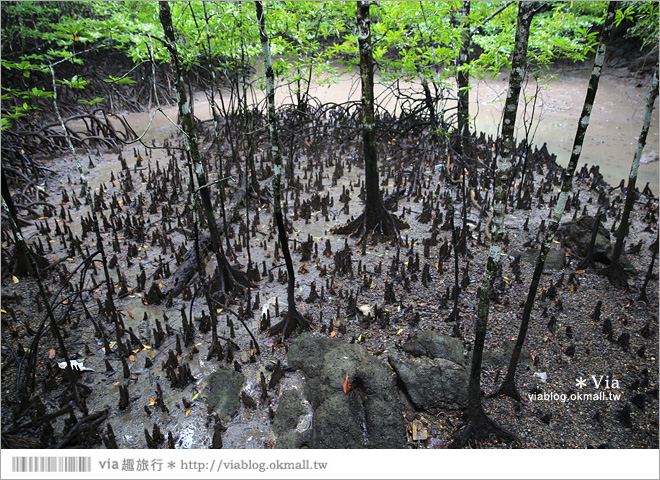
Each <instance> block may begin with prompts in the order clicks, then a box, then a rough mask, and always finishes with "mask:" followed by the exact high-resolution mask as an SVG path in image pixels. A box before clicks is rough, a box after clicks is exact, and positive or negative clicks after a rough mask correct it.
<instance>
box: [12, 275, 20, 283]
mask: <svg viewBox="0 0 660 480" xmlns="http://www.w3.org/2000/svg"><path fill="white" fill-rule="evenodd" d="M11 279H12V280H13V281H14V283H18V277H17V276H16V275H12V276H11Z"/></svg>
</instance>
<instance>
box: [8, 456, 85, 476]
mask: <svg viewBox="0 0 660 480" xmlns="http://www.w3.org/2000/svg"><path fill="white" fill-rule="evenodd" d="M11 471H12V472H21V473H23V472H91V471H92V457H13V458H12V459H11Z"/></svg>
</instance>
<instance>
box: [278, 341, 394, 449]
mask: <svg viewBox="0 0 660 480" xmlns="http://www.w3.org/2000/svg"><path fill="white" fill-rule="evenodd" d="M288 363H289V365H290V366H292V367H294V368H297V369H300V370H302V372H303V373H304V374H305V376H306V382H305V388H304V396H305V398H306V399H307V400H308V401H309V403H310V405H311V407H312V409H313V421H312V433H311V441H310V443H309V446H310V447H311V448H404V447H405V445H406V430H405V423H404V419H403V413H402V410H401V403H400V398H399V393H398V390H397V388H396V379H395V377H394V375H393V374H392V372H391V370H390V369H389V368H388V366H387V365H386V364H385V362H383V361H381V360H378V359H377V358H375V357H374V356H372V355H370V354H369V353H368V352H367V350H366V349H365V348H364V347H363V346H361V345H357V344H349V343H346V342H344V341H341V340H338V339H331V338H326V337H321V338H315V337H312V336H311V335H308V334H303V335H300V336H299V337H298V338H296V339H295V340H293V341H292V342H291V345H290V347H289V351H288ZM347 376H348V381H349V382H350V390H349V391H348V393H345V388H344V387H345V382H346V378H347ZM279 415H280V407H278V413H277V414H276V418H277V416H279ZM284 415H285V416H291V417H295V416H296V415H297V417H296V418H300V415H298V411H296V412H294V413H293V414H291V413H288V414H284ZM282 423H287V424H288V426H289V427H290V426H291V425H292V424H293V421H291V420H289V421H286V422H285V420H282ZM289 431H290V430H289Z"/></svg>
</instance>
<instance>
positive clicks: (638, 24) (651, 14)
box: [616, 2, 659, 53]
mask: <svg viewBox="0 0 660 480" xmlns="http://www.w3.org/2000/svg"><path fill="white" fill-rule="evenodd" d="M621 3H622V8H620V9H619V10H618V11H617V16H616V25H617V26H618V25H619V24H621V22H623V21H624V20H625V21H627V22H630V23H631V26H630V28H629V29H628V31H627V32H626V38H636V39H639V40H640V42H641V49H645V48H647V47H650V50H651V52H652V53H657V52H658V37H659V32H658V2H621Z"/></svg>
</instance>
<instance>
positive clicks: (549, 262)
mask: <svg viewBox="0 0 660 480" xmlns="http://www.w3.org/2000/svg"><path fill="white" fill-rule="evenodd" d="M513 256H514V257H520V258H521V259H522V261H523V262H525V263H527V264H529V265H536V258H537V257H538V256H539V250H538V249H537V248H528V249H527V250H524V251H522V252H519V253H514V254H513ZM565 266H566V250H564V249H563V248H550V251H548V256H547V257H546V259H545V264H544V268H545V269H546V270H563V269H564V267H565Z"/></svg>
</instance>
